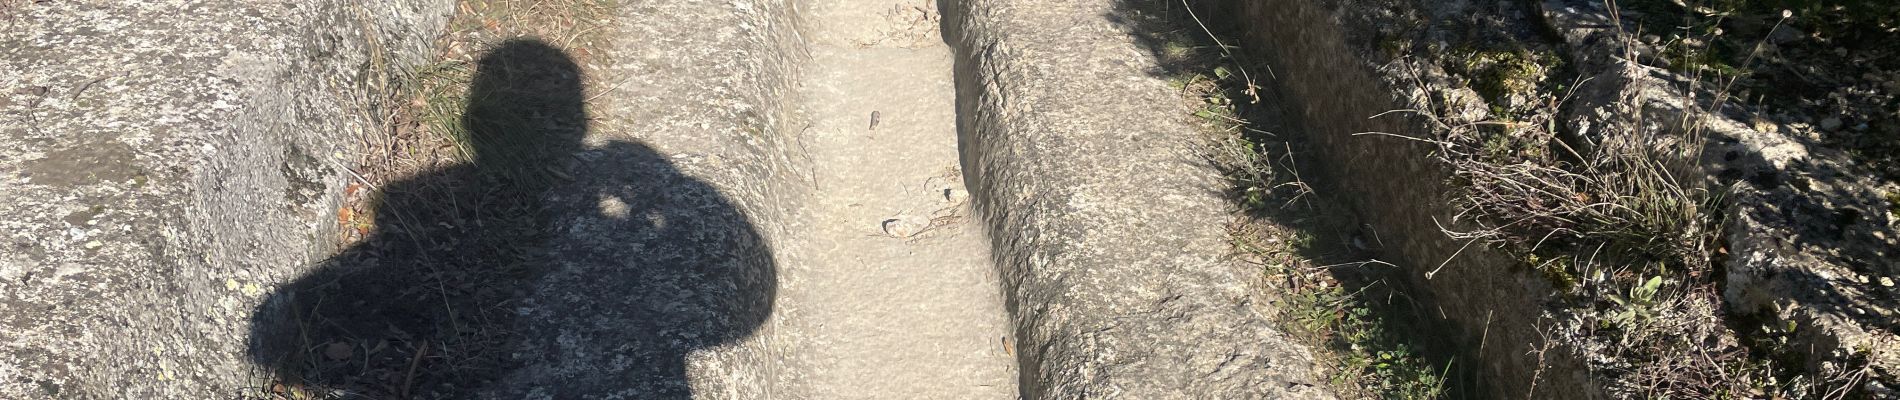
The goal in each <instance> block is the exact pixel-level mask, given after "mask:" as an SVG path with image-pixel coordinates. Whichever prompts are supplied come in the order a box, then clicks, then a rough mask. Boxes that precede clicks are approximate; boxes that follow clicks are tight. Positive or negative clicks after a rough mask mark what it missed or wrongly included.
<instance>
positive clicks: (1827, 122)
mask: <svg viewBox="0 0 1900 400" xmlns="http://www.w3.org/2000/svg"><path fill="white" fill-rule="evenodd" d="M1838 129H1841V117H1827V118H1822V119H1821V130H1824V131H1833V130H1838Z"/></svg>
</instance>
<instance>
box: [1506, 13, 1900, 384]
mask: <svg viewBox="0 0 1900 400" xmlns="http://www.w3.org/2000/svg"><path fill="white" fill-rule="evenodd" d="M1543 5H1544V14H1545V18H1546V19H1547V21H1548V22H1549V23H1550V24H1551V26H1552V27H1553V28H1554V29H1556V30H1557V32H1559V34H1560V35H1562V36H1563V37H1564V40H1565V41H1566V42H1567V43H1568V45H1569V46H1570V47H1571V48H1572V50H1573V53H1575V54H1576V55H1577V56H1576V57H1577V58H1580V59H1581V60H1580V61H1582V63H1581V64H1583V65H1585V66H1586V67H1587V68H1592V69H1594V70H1597V71H1600V74H1601V75H1598V77H1599V78H1602V79H1597V80H1596V81H1598V82H1602V83H1603V84H1602V86H1603V88H1602V89H1599V90H1607V91H1609V92H1610V93H1616V94H1618V95H1617V96H1599V97H1596V98H1609V99H1617V98H1634V99H1642V101H1640V102H1639V103H1640V106H1639V107H1641V108H1642V109H1641V110H1612V111H1621V112H1623V113H1629V112H1633V111H1640V112H1642V113H1643V114H1644V115H1654V116H1657V117H1658V118H1655V120H1657V121H1685V122H1683V123H1682V124H1679V125H1676V126H1670V125H1668V124H1663V125H1662V126H1645V127H1642V128H1644V129H1652V130H1654V129H1662V130H1673V131H1681V130H1685V129H1702V130H1704V132H1705V133H1706V134H1708V135H1710V137H1711V138H1713V139H1714V140H1709V141H1708V144H1707V146H1706V147H1705V150H1704V153H1703V155H1704V157H1703V164H1704V167H1705V169H1706V171H1707V172H1708V174H1709V175H1708V176H1707V181H1708V182H1709V184H1710V185H1712V187H1725V188H1726V189H1727V190H1726V192H1727V193H1728V196H1729V197H1728V199H1727V200H1728V204H1729V207H1728V208H1727V209H1726V210H1723V213H1724V217H1725V218H1726V222H1727V232H1726V240H1727V242H1728V246H1729V255H1728V256H1727V262H1726V264H1725V266H1726V268H1727V276H1726V282H1725V283H1726V287H1725V288H1724V289H1723V292H1724V293H1723V297H1724V300H1725V301H1726V303H1727V304H1726V305H1727V308H1728V310H1729V312H1730V313H1732V314H1737V315H1760V316H1764V317H1765V319H1767V320H1770V321H1792V322H1795V323H1796V324H1797V328H1795V330H1794V333H1795V340H1794V341H1793V342H1792V343H1791V345H1790V346H1789V348H1790V349H1791V350H1794V351H1797V352H1807V353H1808V354H1807V356H1808V357H1806V358H1807V360H1808V365H1806V366H1805V368H1806V369H1807V371H1808V373H1810V374H1813V375H1815V376H1817V377H1818V376H1828V375H1832V374H1837V373H1840V372H1842V371H1843V370H1847V369H1851V368H1856V365H1857V364H1858V363H1857V362H1856V361H1854V359H1855V358H1858V357H1859V356H1863V355H1864V356H1866V358H1867V361H1868V362H1869V363H1870V364H1871V366H1872V367H1873V368H1874V371H1875V374H1874V376H1870V378H1872V380H1873V382H1877V383H1879V384H1880V385H1882V386H1884V387H1885V388H1884V389H1883V388H1878V387H1874V386H1869V387H1868V388H1869V389H1871V390H1877V391H1879V390H1891V389H1892V388H1900V375H1896V374H1900V351H1895V350H1896V348H1900V338H1896V336H1895V329H1896V328H1895V325H1894V322H1893V321H1895V320H1897V318H1896V317H1900V310H1896V309H1895V307H1894V303H1893V301H1892V300H1891V299H1894V298H1895V296H1896V295H1897V294H1900V293H1896V292H1895V288H1893V287H1891V286H1885V285H1883V284H1882V283H1881V282H1882V281H1881V280H1882V279H1892V277H1894V276H1895V275H1896V274H1895V271H1896V269H1900V260H1896V257H1900V244H1896V242H1895V241H1894V240H1895V239H1896V238H1895V237H1893V236H1894V232H1900V229H1897V228H1900V224H1897V221H1894V220H1893V218H1891V214H1890V213H1889V212H1888V210H1887V208H1888V204H1887V201H1886V200H1885V199H1884V198H1882V196H1881V193H1880V192H1879V191H1878V189H1879V188H1880V186H1879V183H1878V182H1877V181H1875V180H1873V179H1871V178H1870V177H1871V176H1874V174H1873V173H1872V172H1871V171H1867V170H1865V169H1864V167H1862V166H1859V165H1856V163H1855V162H1854V161H1853V160H1851V159H1849V158H1848V155H1847V154H1846V153H1845V152H1842V151H1839V150H1837V149H1829V148H1825V147H1822V146H1819V145H1817V144H1815V143H1813V142H1812V141H1808V140H1803V139H1801V138H1797V137H1795V136H1793V135H1792V134H1791V133H1792V130H1791V129H1790V128H1787V127H1785V126H1781V125H1775V126H1774V129H1758V128H1757V127H1755V126H1753V125H1752V124H1749V123H1746V122H1744V121H1745V118H1747V117H1746V116H1747V115H1750V114H1753V113H1758V112H1762V111H1764V110H1750V109H1746V108H1745V107H1742V106H1740V105H1736V104H1725V105H1723V107H1722V109H1719V110H1711V109H1713V108H1714V107H1715V105H1713V104H1712V103H1713V102H1712V101H1711V100H1710V99H1709V98H1706V97H1713V96H1709V94H1708V93H1697V94H1698V95H1701V96H1705V98H1702V99H1696V98H1691V97H1688V96H1685V95H1684V93H1683V90H1681V89H1679V88H1682V87H1688V86H1689V85H1690V83H1689V82H1687V79H1686V78H1683V77H1681V76H1679V74H1674V73H1669V72H1667V71H1662V70H1659V69H1656V68H1653V67H1645V66H1641V65H1637V64H1635V63H1634V62H1632V61H1629V60H1624V59H1621V58H1617V57H1614V56H1613V55H1614V54H1618V52H1619V51H1621V49H1622V48H1625V47H1628V46H1641V45H1640V44H1636V43H1637V41H1636V40H1635V38H1633V37H1630V35H1628V34H1625V33H1624V32H1634V31H1635V29H1634V28H1627V29H1617V28H1616V25H1615V24H1614V23H1613V22H1612V20H1611V19H1610V17H1609V13H1608V11H1607V10H1606V9H1604V8H1603V3H1601V2H1592V1H1575V0H1547V1H1545V2H1543ZM1585 98H1592V97H1591V96H1586V97H1585ZM1573 107H1574V108H1573V110H1579V111H1583V112H1591V113H1594V112H1595V111H1596V109H1598V108H1604V107H1615V105H1612V104H1590V103H1582V104H1577V105H1574V106H1573ZM1626 108H1627V107H1626ZM1702 110H1711V111H1713V112H1709V111H1702ZM1583 112H1578V113H1579V114H1581V113H1583ZM1667 133H1672V134H1679V133H1681V132H1667ZM1724 175H1728V176H1724ZM1797 182H1798V183H1801V184H1804V185H1798V184H1797ZM1802 186H1805V187H1802ZM1843 215H1855V216H1857V217H1854V218H1842V217H1841V216H1843ZM1839 219H1851V220H1852V221H1851V222H1849V223H1846V224H1841V223H1839V221H1838V220H1839ZM1886 393H1889V394H1891V393H1892V392H1886Z"/></svg>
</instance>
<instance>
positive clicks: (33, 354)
mask: <svg viewBox="0 0 1900 400" xmlns="http://www.w3.org/2000/svg"><path fill="white" fill-rule="evenodd" d="M6 7H14V8H15V9H14V10H11V11H10V12H8V13H7V14H8V15H9V16H10V18H9V19H8V20H6V21H0V24H4V25H6V26H7V28H6V29H4V31H0V142H4V143H6V145H5V146H3V147H0V198H5V199H6V200H5V201H0V217H4V218H0V231H4V233H0V235H4V236H0V249H4V250H0V398H19V399H29V398H74V399H87V398H153V399H156V398H224V397H229V396H231V395H232V394H233V393H235V392H236V391H238V390H239V389H240V388H242V387H245V386H247V385H255V384H256V382H255V381H254V380H253V379H254V378H255V376H254V375H255V374H254V373H253V372H255V369H254V368H253V367H252V364H251V363H250V362H249V360H247V359H245V358H244V356H243V354H245V351H244V350H245V349H244V346H245V335H246V331H247V329H246V328H247V325H248V323H249V316H248V315H249V314H250V308H251V307H252V306H254V305H255V304H257V302H258V301H259V300H260V298H261V297H262V296H263V294H264V291H265V288H269V287H271V286H272V285H273V284H274V283H275V282H279V281H282V280H284V279H286V278H288V277H290V276H293V275H295V274H297V273H298V272H299V271H300V270H301V268H302V267H303V266H305V265H307V264H308V261H309V259H310V257H311V256H312V255H317V254H320V253H324V252H327V251H328V249H327V248H326V247H325V246H327V245H329V242H330V240H329V239H328V236H327V235H322V234H321V232H324V231H325V230H326V228H327V227H329V226H331V225H333V224H334V220H335V217H334V215H333V214H331V213H332V212H333V210H334V209H335V208H334V203H335V201H334V198H333V194H335V193H339V192H341V190H339V187H340V185H342V184H343V183H345V180H344V179H343V178H342V175H343V174H344V171H343V170H342V169H340V168H338V167H337V166H338V165H340V164H339V162H340V161H346V159H343V158H342V157H347V156H348V155H349V154H353V150H352V149H353V147H354V146H355V143H356V141H355V140H354V139H355V135H356V134H358V133H361V132H362V131H364V130H369V129H377V126H378V122H377V121H374V120H371V119H370V118H368V117H367V116H368V115H374V113H373V112H372V111H373V110H374V109H375V108H376V105H375V104H374V102H375V101H376V100H378V99H380V98H381V97H379V96H376V95H372V94H374V93H378V89H377V88H376V87H375V86H376V85H378V84H380V83H381V82H383V79H384V74H386V73H388V72H390V71H392V70H393V69H395V68H399V67H400V66H401V65H402V64H403V63H405V62H408V61H413V60H417V59H418V57H419V56H421V55H422V54H424V53H425V49H426V44H427V41H428V40H429V39H431V38H433V36H434V35H435V33H436V32H438V31H439V29H440V26H441V24H442V23H443V20H444V17H445V15H446V12H447V11H448V10H449V9H448V7H447V3H446V2H443V1H431V0H391V1H367V2H363V1H348V2H345V1H317V2H250V1H198V2H143V1H140V2H127V1H57V2H9V3H8V4H7V5H6Z"/></svg>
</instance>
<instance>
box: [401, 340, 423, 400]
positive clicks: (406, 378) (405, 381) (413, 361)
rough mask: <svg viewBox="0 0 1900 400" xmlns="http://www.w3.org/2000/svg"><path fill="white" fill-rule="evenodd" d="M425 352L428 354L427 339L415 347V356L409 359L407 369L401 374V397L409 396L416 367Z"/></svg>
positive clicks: (414, 380)
mask: <svg viewBox="0 0 1900 400" xmlns="http://www.w3.org/2000/svg"><path fill="white" fill-rule="evenodd" d="M427 354H429V341H428V340H427V339H424V340H423V341H422V345H421V346H417V347H416V356H415V357H412V358H410V359H409V371H408V372H406V373H404V374H403V378H402V393H401V394H402V398H405V399H407V398H409V387H410V385H411V384H414V383H415V382H416V367H417V366H420V365H422V356H424V355H427Z"/></svg>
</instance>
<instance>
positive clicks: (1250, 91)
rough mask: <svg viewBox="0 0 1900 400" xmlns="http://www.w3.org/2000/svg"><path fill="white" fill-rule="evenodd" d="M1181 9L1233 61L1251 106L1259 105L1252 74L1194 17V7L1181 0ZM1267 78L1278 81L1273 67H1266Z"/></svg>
mask: <svg viewBox="0 0 1900 400" xmlns="http://www.w3.org/2000/svg"><path fill="white" fill-rule="evenodd" d="M1181 8H1182V9H1184V10H1187V13H1188V17H1191V18H1194V24H1195V25H1200V26H1201V32H1206V33H1207V38H1208V39H1213V40H1214V45H1215V46H1219V47H1220V52H1221V54H1225V55H1227V59H1229V60H1234V68H1235V69H1239V70H1240V77H1241V79H1246V80H1247V97H1252V98H1253V104H1259V103H1260V92H1259V91H1258V90H1256V89H1257V88H1258V86H1255V85H1254V84H1253V74H1249V73H1247V68H1246V67H1243V66H1241V65H1240V64H1241V62H1240V59H1239V58H1237V57H1234V53H1233V52H1230V51H1227V44H1226V43H1222V42H1221V41H1220V37H1217V36H1214V31H1213V30H1211V29H1207V23H1205V22H1201V16H1199V15H1194V6H1191V5H1188V2H1187V0H1181ZM1267 77H1269V78H1275V79H1278V77H1276V76H1273V67H1272V66H1268V67H1267Z"/></svg>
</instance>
